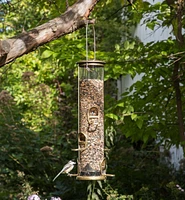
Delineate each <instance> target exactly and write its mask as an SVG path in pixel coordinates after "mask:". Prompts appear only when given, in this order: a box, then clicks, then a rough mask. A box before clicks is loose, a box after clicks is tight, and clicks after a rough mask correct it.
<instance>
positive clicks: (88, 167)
mask: <svg viewBox="0 0 185 200" xmlns="http://www.w3.org/2000/svg"><path fill="white" fill-rule="evenodd" d="M104 64H105V62H103V61H100V60H88V61H87V60H86V61H79V62H78V65H79V67H78V149H77V151H78V173H77V174H78V175H77V180H104V179H105V178H106V162H105V158H104Z"/></svg>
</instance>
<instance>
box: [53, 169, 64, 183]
mask: <svg viewBox="0 0 185 200" xmlns="http://www.w3.org/2000/svg"><path fill="white" fill-rule="evenodd" d="M62 172H63V171H62V170H61V171H60V172H59V173H58V174H57V175H56V176H55V178H54V179H53V181H55V180H56V179H57V178H58V177H59V176H60V174H62Z"/></svg>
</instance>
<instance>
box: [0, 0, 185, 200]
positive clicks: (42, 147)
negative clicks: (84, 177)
mask: <svg viewBox="0 0 185 200" xmlns="http://www.w3.org/2000/svg"><path fill="white" fill-rule="evenodd" d="M73 3H74V1H69V4H70V5H72V4H73ZM0 5H1V6H0V9H1V12H0V14H1V16H0V17H1V24H0V32H1V33H0V34H1V38H2V39H5V38H8V37H11V36H13V35H16V34H18V33H21V32H24V31H27V30H29V29H31V28H33V27H35V26H37V25H39V24H42V23H44V22H46V21H48V20H49V19H52V18H54V17H56V16H59V15H60V14H61V13H63V12H64V11H65V9H66V5H65V3H64V2H63V1H61V0H55V1H50V0H41V1H39V2H38V1H35V0H32V1H31V0H27V1H25V0H23V1H18V0H12V1H3V2H1V4H0ZM171 6H172V7H173V9H170V7H169V5H168V4H167V2H166V1H164V2H162V3H156V4H153V5H151V4H149V3H147V2H142V1H139V0H138V1H136V2H135V3H134V5H133V6H128V3H127V2H126V1H123V0H114V1H112V0H102V1H100V2H99V3H98V4H97V5H96V8H95V10H94V12H93V14H92V16H91V17H92V18H95V19H96V24H95V28H96V43H97V53H96V54H97V59H102V60H105V61H106V63H107V64H106V66H105V145H106V146H105V148H109V149H110V150H109V152H108V153H106V155H105V156H106V158H107V162H108V170H107V172H108V173H110V174H111V173H112V174H115V178H108V179H107V180H106V181H102V182H100V181H97V182H90V181H89V182H88V181H87V182H83V181H76V180H75V179H74V178H69V177H66V176H65V175H62V176H60V177H59V178H58V179H57V181H56V182H52V179H53V177H54V176H55V175H56V174H57V173H58V172H59V171H60V170H61V168H62V166H63V165H64V164H65V163H66V162H67V161H68V160H70V159H76V158H77V155H76V153H75V152H72V151H71V149H72V148H76V145H77V126H78V119H77V109H78V102H77V101H78V99H77V97H78V88H77V78H78V77H77V65H76V62H77V61H79V60H81V59H84V58H85V55H86V51H85V29H81V30H78V31H76V32H75V33H72V34H69V35H67V36H65V37H62V38H60V39H57V40H55V41H53V42H51V43H49V44H47V45H44V46H43V47H39V48H38V49H37V50H35V51H34V52H32V53H29V54H28V55H25V56H23V57H21V58H19V59H17V60H16V61H14V62H13V63H11V64H8V65H6V66H4V67H2V68H1V69H0V83H1V84H0V115H1V117H0V132H1V134H0V144H1V150H0V163H1V168H0V198H1V199H4V200H6V199H27V197H28V196H29V195H30V194H33V193H37V194H39V196H40V197H42V199H46V198H48V199H49V198H50V197H51V196H60V197H61V198H62V199H71V200H72V199H74V200H78V199H79V200H83V199H84V200H85V199H95V200H98V199H107V200H111V199H138V200H140V199H141V200H145V199H146V200H148V199H155V200H157V199H160V200H163V199H164V200H165V199H178V200H180V199H184V198H185V194H184V191H183V188H185V185H184V169H183V165H182V169H180V170H179V171H178V172H176V171H174V169H173V167H172V166H170V165H168V166H167V163H164V162H162V158H164V156H169V152H168V149H166V151H165V152H164V154H162V153H160V152H159V145H160V143H159V144H156V143H155V142H154V141H155V139H156V138H157V137H158V135H159V134H160V140H161V141H160V142H161V143H162V142H164V141H165V139H168V140H169V139H170V140H169V141H170V144H176V145H178V144H179V143H182V144H183V141H182V140H180V137H179V127H178V122H177V121H178V116H177V111H176V100H175V89H174V82H173V69H174V63H176V62H177V60H180V63H179V66H180V67H179V71H178V73H179V77H178V80H179V81H180V91H181V93H182V94H184V78H183V71H184V45H182V47H181V48H179V45H178V42H177V40H176V38H175V37H174V38H168V39H167V40H165V41H160V42H156V43H148V44H146V45H144V44H143V43H142V42H141V41H140V40H139V39H138V38H134V37H133V31H134V29H135V27H136V25H137V23H138V22H139V21H140V19H141V17H142V16H143V15H145V16H147V15H148V16H150V14H151V13H154V14H153V16H154V17H153V18H147V20H145V23H146V24H147V26H148V27H149V28H150V29H153V30H154V28H155V27H156V26H159V25H160V26H161V27H164V30H165V27H169V26H170V25H172V28H173V29H172V31H173V33H174V35H176V31H177V30H176V28H177V20H176V18H175V17H174V10H175V9H177V8H176V5H175V4H172V5H171ZM120 8H124V9H120ZM183 15H184V13H183ZM171 19H172V20H171ZM182 25H183V27H184V21H183V19H182ZM88 42H89V50H90V52H89V57H90V58H93V31H92V27H90V26H89V29H88ZM127 74H129V75H131V76H132V77H133V78H134V76H135V75H136V74H143V77H142V79H141V80H140V81H137V82H136V83H134V84H133V85H132V86H131V87H130V88H129V89H128V90H127V91H126V92H125V93H124V94H122V97H123V98H122V99H120V100H118V99H117V87H116V80H117V79H119V78H120V77H121V76H124V75H127ZM181 100H182V102H183V107H182V110H184V95H182V97H181ZM182 164H183V163H182ZM75 170H76V168H75V169H74V171H75ZM177 185H180V187H181V188H182V189H181V190H180V189H179V187H177Z"/></svg>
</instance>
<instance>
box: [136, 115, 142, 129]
mask: <svg viewBox="0 0 185 200" xmlns="http://www.w3.org/2000/svg"><path fill="white" fill-rule="evenodd" d="M136 124H137V126H138V128H139V129H141V128H142V126H143V120H142V119H141V117H138V119H137V120H136Z"/></svg>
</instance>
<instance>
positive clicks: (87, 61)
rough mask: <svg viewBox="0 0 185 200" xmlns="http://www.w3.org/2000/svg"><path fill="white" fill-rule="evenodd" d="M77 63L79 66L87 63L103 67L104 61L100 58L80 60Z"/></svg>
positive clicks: (84, 65)
mask: <svg viewBox="0 0 185 200" xmlns="http://www.w3.org/2000/svg"><path fill="white" fill-rule="evenodd" d="M77 64H79V66H80V67H86V66H87V65H88V66H97V67H103V66H104V65H105V62H104V61H101V60H81V61H78V62H77Z"/></svg>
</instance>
